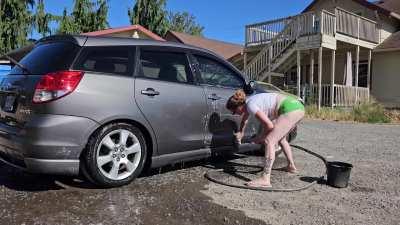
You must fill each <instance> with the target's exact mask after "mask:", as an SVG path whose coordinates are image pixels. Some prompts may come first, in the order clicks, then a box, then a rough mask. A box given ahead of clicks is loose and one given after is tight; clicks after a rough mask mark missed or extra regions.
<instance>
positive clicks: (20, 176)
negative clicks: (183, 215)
mask: <svg viewBox="0 0 400 225" xmlns="http://www.w3.org/2000/svg"><path fill="white" fill-rule="evenodd" d="M243 157H244V156H239V155H232V154H226V155H221V154H220V155H216V156H213V157H210V158H208V159H203V160H197V161H192V162H186V163H176V164H174V165H168V166H164V167H162V168H156V169H147V170H144V171H143V172H142V174H140V175H139V177H151V176H155V175H159V174H165V173H169V172H174V171H178V170H183V169H187V168H192V167H198V166H204V167H207V168H211V169H218V168H223V167H226V166H228V167H229V166H231V167H232V166H233V165H236V166H237V165H238V164H237V163H236V164H235V163H231V162H228V161H229V160H233V159H239V158H243ZM242 166H244V165H242ZM0 186H5V187H7V188H9V189H13V190H16V191H28V192H38V191H48V190H62V189H68V188H77V189H99V187H96V186H95V185H94V184H92V183H90V182H88V181H86V179H85V178H83V177H81V176H79V177H70V176H52V175H40V174H31V173H28V172H25V171H22V170H20V169H18V168H14V167H12V166H9V165H7V164H5V163H3V162H0ZM100 189H103V188H100Z"/></svg>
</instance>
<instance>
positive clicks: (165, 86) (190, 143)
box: [135, 46, 207, 154]
mask: <svg viewBox="0 0 400 225" xmlns="http://www.w3.org/2000/svg"><path fill="white" fill-rule="evenodd" d="M138 55H139V56H138V57H139V60H138V64H139V66H138V69H137V74H136V76H137V77H136V78H135V99H136V102H137V104H138V106H139V108H140V110H141V111H142V113H143V115H144V116H145V117H146V118H147V120H148V121H149V123H150V124H151V126H152V128H153V130H154V132H155V135H156V137H157V144H158V150H159V153H160V154H167V153H176V152H182V151H187V150H195V149H200V148H203V147H204V124H205V120H204V118H205V115H206V113H207V104H206V100H205V97H204V90H203V88H202V87H201V86H199V85H198V84H196V82H195V80H194V76H193V73H192V70H191V67H190V65H189V61H188V55H187V54H186V52H185V51H184V50H182V49H179V48H165V47H164V48H160V47H158V48H155V47H143V46H142V47H140V53H139V54H138Z"/></svg>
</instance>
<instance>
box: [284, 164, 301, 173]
mask: <svg viewBox="0 0 400 225" xmlns="http://www.w3.org/2000/svg"><path fill="white" fill-rule="evenodd" d="M286 172H288V173H297V172H299V171H298V170H297V168H296V167H295V166H292V165H288V166H287V167H286Z"/></svg>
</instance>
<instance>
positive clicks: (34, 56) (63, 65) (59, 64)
mask: <svg viewBox="0 0 400 225" xmlns="http://www.w3.org/2000/svg"><path fill="white" fill-rule="evenodd" d="M79 49H80V47H79V46H77V45H75V44H72V43H69V42H56V43H46V44H40V45H38V46H36V47H35V48H34V49H33V50H32V51H31V52H30V53H28V54H27V55H26V56H25V57H24V58H22V60H21V61H20V63H21V64H22V65H24V66H25V67H26V68H27V69H28V70H29V72H31V73H32V74H46V73H50V72H55V71H59V70H67V69H69V68H70V66H71V64H72V62H73V60H74V59H75V57H76V55H77V53H78V51H79ZM23 73H24V72H23V71H22V69H21V68H20V67H18V66H14V68H13V69H12V70H11V72H10V74H23Z"/></svg>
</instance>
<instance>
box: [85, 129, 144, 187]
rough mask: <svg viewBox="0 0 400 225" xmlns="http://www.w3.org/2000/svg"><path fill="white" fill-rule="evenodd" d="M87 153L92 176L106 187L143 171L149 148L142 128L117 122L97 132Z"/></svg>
mask: <svg viewBox="0 0 400 225" xmlns="http://www.w3.org/2000/svg"><path fill="white" fill-rule="evenodd" d="M84 154H85V155H84V157H83V160H84V162H83V163H84V166H85V170H86V171H85V173H86V177H87V178H88V180H90V181H92V182H94V183H96V184H97V185H100V186H103V187H117V186H121V185H125V184H128V183H130V182H131V181H132V180H134V179H135V178H136V177H137V176H138V175H139V174H140V173H141V171H142V169H143V167H144V163H145V160H146V154H147V151H146V143H145V139H144V137H143V134H142V132H141V131H140V130H139V129H138V128H136V127H134V126H132V125H130V124H127V123H113V124H109V125H107V126H105V127H103V128H102V129H101V130H99V131H97V132H96V133H95V134H94V135H93V137H92V138H91V139H90V141H89V144H88V147H87V149H86V151H85V153H84ZM85 173H84V175H85Z"/></svg>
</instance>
